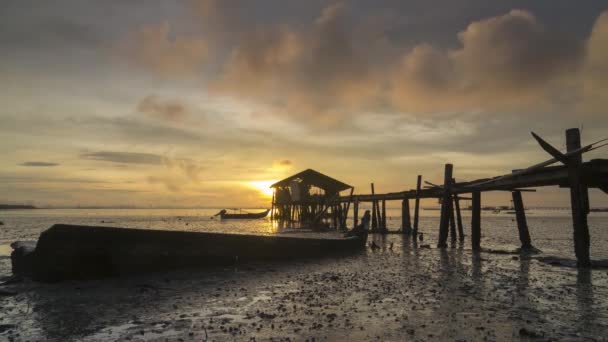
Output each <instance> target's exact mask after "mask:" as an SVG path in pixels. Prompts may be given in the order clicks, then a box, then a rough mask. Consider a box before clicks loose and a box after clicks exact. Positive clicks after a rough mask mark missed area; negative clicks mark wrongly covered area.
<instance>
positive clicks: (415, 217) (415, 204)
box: [413, 175, 422, 240]
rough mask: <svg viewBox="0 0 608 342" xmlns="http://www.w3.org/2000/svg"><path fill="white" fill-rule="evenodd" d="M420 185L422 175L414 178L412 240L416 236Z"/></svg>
mask: <svg viewBox="0 0 608 342" xmlns="http://www.w3.org/2000/svg"><path fill="white" fill-rule="evenodd" d="M420 186H422V176H421V175H418V179H417V180H416V200H415V202H414V234H413V236H414V240H416V239H417V238H418V219H419V217H420V216H419V212H420Z"/></svg>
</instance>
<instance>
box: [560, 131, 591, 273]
mask: <svg viewBox="0 0 608 342" xmlns="http://www.w3.org/2000/svg"><path fill="white" fill-rule="evenodd" d="M580 147H581V136H580V131H579V129H578V128H571V129H569V130H567V131H566V148H567V150H568V152H570V151H573V150H576V149H579V148H580ZM582 161H583V158H582V156H581V155H580V154H579V155H575V156H571V157H569V158H568V180H569V183H570V205H571V207H572V221H573V228H574V230H573V235H574V252H575V254H576V259H577V261H578V266H579V267H589V266H591V258H590V255H589V241H590V237H589V226H588V224H587V214H588V213H589V210H588V206H589V193H588V190H587V186H586V185H585V184H584V182H583V179H582V175H581V170H580V169H581V167H580V166H581V163H582Z"/></svg>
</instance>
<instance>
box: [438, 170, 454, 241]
mask: <svg viewBox="0 0 608 342" xmlns="http://www.w3.org/2000/svg"><path fill="white" fill-rule="evenodd" d="M453 168H454V166H453V165H452V164H445V174H444V182H443V200H442V202H441V219H440V221H439V239H438V240H437V247H438V248H445V247H447V246H448V244H447V239H448V225H449V221H450V210H451V208H452V205H451V204H452V193H451V183H452V171H453Z"/></svg>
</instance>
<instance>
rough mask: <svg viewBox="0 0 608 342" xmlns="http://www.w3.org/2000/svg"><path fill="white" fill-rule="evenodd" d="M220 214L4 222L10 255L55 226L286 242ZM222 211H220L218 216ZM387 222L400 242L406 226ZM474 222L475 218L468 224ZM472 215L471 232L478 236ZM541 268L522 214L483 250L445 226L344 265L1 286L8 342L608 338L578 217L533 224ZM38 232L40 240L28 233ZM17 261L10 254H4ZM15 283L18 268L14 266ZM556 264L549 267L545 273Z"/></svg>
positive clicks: (601, 239)
mask: <svg viewBox="0 0 608 342" xmlns="http://www.w3.org/2000/svg"><path fill="white" fill-rule="evenodd" d="M212 212H213V210H211V209H209V210H181V211H180V210H166V211H162V210H156V211H154V210H148V211H139V212H136V211H134V210H130V211H129V210H125V211H116V210H115V211H111V212H108V211H97V212H96V211H94V210H89V211H86V210H75V211H66V210H59V211H55V212H53V211H52V210H47V211H38V212H36V211H33V212H6V213H2V215H3V217H2V218H1V219H2V220H3V221H4V222H5V226H2V227H0V231H1V232H2V235H1V236H0V238H1V240H0V241H1V243H0V245H2V246H6V244H7V243H8V242H9V241H13V240H29V239H35V237H36V236H37V234H39V232H40V231H41V230H43V229H44V228H45V227H48V226H50V224H51V223H56V222H57V223H58V222H63V223H80V224H97V225H99V224H102V223H101V221H102V220H103V221H104V223H106V222H107V223H106V224H107V225H119V226H130V227H149V228H153V229H190V230H202V231H223V232H232V233H247V232H251V233H256V234H275V233H276V227H274V226H273V225H272V224H270V222H269V221H267V220H260V221H259V222H253V221H249V222H238V223H234V222H217V221H214V220H210V219H209V216H210V214H212ZM216 212H217V211H216ZM398 213H399V210H396V209H395V210H389V213H388V216H389V218H390V219H389V221H388V226H389V230H397V229H398V228H399V224H400V218H399V217H398ZM465 215H466V213H465ZM468 219H469V218H468V217H467V216H465V227H466V229H467V230H465V231H466V233H467V235H469V232H468V228H469V224H468V221H467V220H468ZM606 223H608V216H607V215H606V214H604V213H592V214H591V215H590V217H589V225H590V228H591V236H592V248H591V254H592V257H593V259H605V258H608V248H607V247H606V241H607V240H608V239H607V236H608V235H607V233H606V232H605V231H603V227H605V226H606ZM528 224H529V226H530V232H531V234H532V242H533V244H534V246H535V247H537V248H539V249H540V250H542V253H540V254H538V255H532V256H525V255H519V254H515V253H511V252H512V251H513V250H514V249H515V248H516V247H517V246H518V238H517V229H516V226H515V223H514V222H513V218H512V215H511V216H509V215H502V214H501V215H492V214H484V216H483V218H482V243H481V245H482V247H484V248H487V249H492V250H494V251H492V252H490V251H487V250H486V251H483V252H482V253H480V254H475V253H472V252H471V250H470V241H469V237H468V236H467V239H466V240H465V242H464V244H459V243H455V244H453V245H450V246H449V247H448V248H446V249H436V248H435V244H436V238H437V236H436V235H437V227H438V218H437V213H432V212H430V211H429V212H424V211H423V216H422V218H421V223H420V230H421V232H423V233H424V240H423V241H417V242H415V243H414V242H413V241H412V240H411V238H406V237H404V236H402V235H399V234H391V235H370V237H369V240H368V241H369V242H370V243H372V242H373V243H374V244H375V245H377V246H379V248H366V250H364V251H361V252H360V253H358V254H355V255H351V256H346V257H333V258H322V259H308V260H305V259H302V260H295V261H289V262H263V263H262V262H257V263H246V264H238V263H236V264H234V265H232V266H229V267H222V268H211V269H204V270H180V271H174V272H168V273H155V274H148V275H138V276H130V277H122V278H107V279H100V280H86V281H84V280H83V281H66V282H62V283H55V284H43V283H37V282H32V281H28V280H26V281H24V282H19V283H15V284H9V285H5V286H2V287H0V289H2V291H4V292H3V293H4V294H3V295H2V296H1V297H0V306H1V307H2V310H1V311H0V337H2V338H6V339H7V340H10V341H28V340H29V341H37V340H43V341H115V340H118V341H167V340H168V341H201V340H203V341H204V340H208V341H226V340H228V341H232V340H236V341H241V340H246V341H247V340H275V341H280V340H283V341H286V340H290V341H306V340H308V341H313V340H314V341H345V340H357V341H359V340H362V341H368V340H378V341H404V340H412V341H416V340H419V341H432V340H459V341H511V340H524V341H526V340H540V341H543V340H547V341H548V340H572V341H578V340H591V341H593V340H597V341H601V340H604V339H605V336H606V335H608V270H606V269H592V270H589V269H580V270H579V269H576V268H574V267H567V266H559V265H552V262H551V260H552V259H547V258H548V257H556V258H560V259H565V260H573V259H574V258H573V248H572V241H571V239H572V237H571V235H572V233H571V229H572V228H571V220H570V217H569V213H568V212H567V211H540V210H538V211H535V210H531V211H529V213H528ZM26 227H29V229H27V228H26ZM3 253H5V252H3ZM1 258H2V259H1V260H0V262H1V264H2V273H0V276H1V277H3V278H5V279H6V278H7V277H8V275H9V272H10V260H8V259H7V257H6V254H2V257H1ZM547 260H549V261H547Z"/></svg>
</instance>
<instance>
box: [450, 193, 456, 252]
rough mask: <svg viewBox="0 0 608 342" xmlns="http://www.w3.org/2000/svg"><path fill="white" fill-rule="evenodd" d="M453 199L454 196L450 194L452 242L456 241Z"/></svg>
mask: <svg viewBox="0 0 608 342" xmlns="http://www.w3.org/2000/svg"><path fill="white" fill-rule="evenodd" d="M453 200H454V199H453V196H450V199H449V201H450V240H452V242H454V241H456V219H455V218H454V206H453V205H452V201H453Z"/></svg>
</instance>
